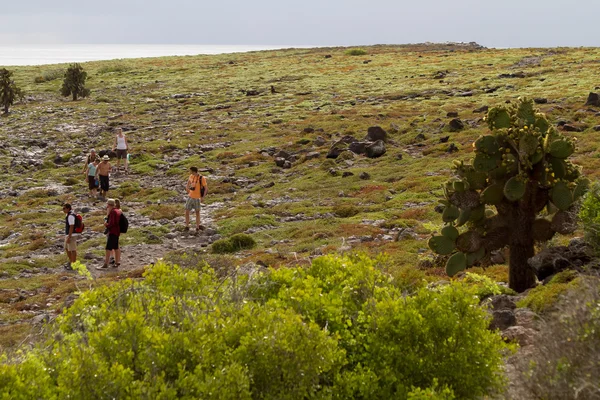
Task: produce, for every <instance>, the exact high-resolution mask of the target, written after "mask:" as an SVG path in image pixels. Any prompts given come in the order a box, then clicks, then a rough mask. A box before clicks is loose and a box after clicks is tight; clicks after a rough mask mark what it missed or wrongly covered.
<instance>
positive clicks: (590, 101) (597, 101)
mask: <svg viewBox="0 0 600 400" xmlns="http://www.w3.org/2000/svg"><path fill="white" fill-rule="evenodd" d="M585 105H586V106H594V107H600V95H598V93H593V92H591V93H590V94H589V95H588V98H587V101H586V102H585Z"/></svg>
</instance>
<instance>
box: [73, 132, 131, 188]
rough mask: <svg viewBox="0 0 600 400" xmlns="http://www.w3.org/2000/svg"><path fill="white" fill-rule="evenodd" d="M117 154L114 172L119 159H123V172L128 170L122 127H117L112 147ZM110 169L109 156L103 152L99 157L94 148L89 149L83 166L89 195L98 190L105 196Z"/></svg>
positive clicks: (119, 162) (127, 149)
mask: <svg viewBox="0 0 600 400" xmlns="http://www.w3.org/2000/svg"><path fill="white" fill-rule="evenodd" d="M112 151H113V152H115V153H116V155H117V165H116V170H115V172H116V173H118V172H119V168H120V164H121V160H123V165H124V167H125V168H124V170H125V173H127V171H128V164H129V163H128V154H129V144H128V143H127V138H126V137H125V135H124V134H123V129H121V128H117V135H116V137H115V143H114V146H113V149H112ZM111 171H112V165H111V164H110V156H109V155H108V154H104V155H103V156H102V157H100V156H99V155H98V154H97V153H96V150H95V149H91V150H90V154H88V156H87V158H86V162H85V165H84V166H83V175H84V177H85V179H86V180H87V183H88V189H89V191H90V192H89V195H90V196H91V197H96V191H97V190H99V193H98V196H99V197H101V198H106V195H107V194H108V190H109V176H110V173H111Z"/></svg>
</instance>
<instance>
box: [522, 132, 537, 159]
mask: <svg viewBox="0 0 600 400" xmlns="http://www.w3.org/2000/svg"><path fill="white" fill-rule="evenodd" d="M539 144H540V142H539V141H538V136H536V135H534V134H533V133H523V134H521V137H520V138H519V152H520V153H521V154H524V155H526V156H532V155H534V154H535V151H536V150H537V148H538V145H539Z"/></svg>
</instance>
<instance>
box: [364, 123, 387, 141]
mask: <svg viewBox="0 0 600 400" xmlns="http://www.w3.org/2000/svg"><path fill="white" fill-rule="evenodd" d="M365 140H367V141H369V142H376V141H378V140H383V141H384V142H387V132H386V131H384V130H383V128H381V127H379V126H371V127H369V129H367V136H366V137H365Z"/></svg>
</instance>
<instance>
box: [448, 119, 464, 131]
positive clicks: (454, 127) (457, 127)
mask: <svg viewBox="0 0 600 400" xmlns="http://www.w3.org/2000/svg"><path fill="white" fill-rule="evenodd" d="M448 127H449V128H450V132H458V131H461V130H463V129H464V127H465V124H464V123H463V122H462V121H461V120H460V119H458V118H454V119H452V120H451V121H450V122H449V123H448Z"/></svg>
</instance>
